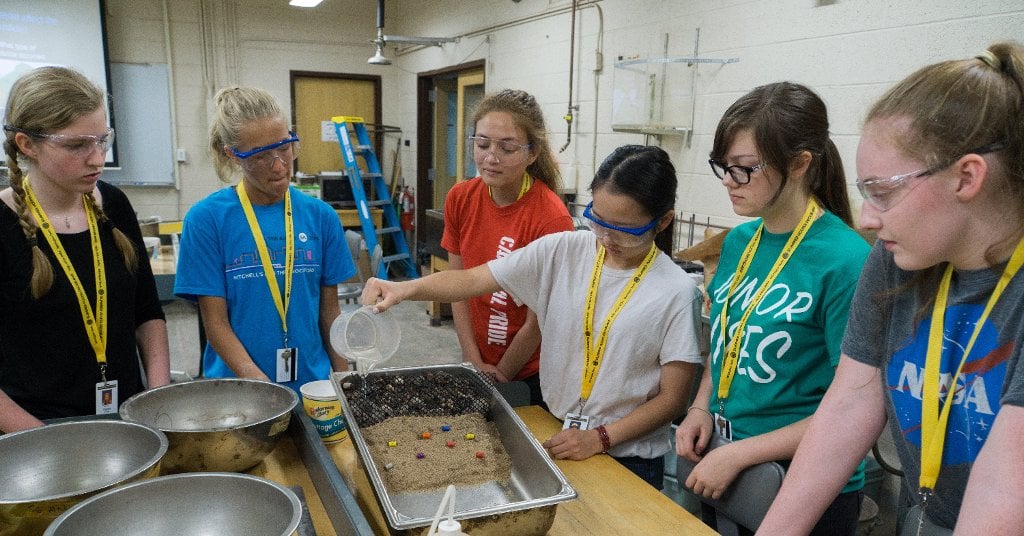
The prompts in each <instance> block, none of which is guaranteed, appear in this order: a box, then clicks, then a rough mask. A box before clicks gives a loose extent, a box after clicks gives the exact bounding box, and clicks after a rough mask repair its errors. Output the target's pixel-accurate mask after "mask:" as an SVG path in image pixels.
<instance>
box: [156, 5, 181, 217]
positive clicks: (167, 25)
mask: <svg viewBox="0 0 1024 536" xmlns="http://www.w3.org/2000/svg"><path fill="white" fill-rule="evenodd" d="M161 5H162V7H163V10H164V51H165V53H166V56H167V94H168V97H169V99H170V108H171V145H172V149H174V150H177V148H178V126H177V119H176V118H177V117H178V112H177V110H176V109H175V106H174V54H173V53H172V52H171V17H170V14H169V13H168V11H167V0H163V1H162V2H161ZM180 168H181V162H178V161H177V159H175V162H174V189H175V190H177V192H178V206H177V208H176V210H177V214H178V217H181V215H182V214H181V169H180Z"/></svg>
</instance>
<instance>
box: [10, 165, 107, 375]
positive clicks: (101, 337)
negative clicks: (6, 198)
mask: <svg viewBox="0 0 1024 536" xmlns="http://www.w3.org/2000/svg"><path fill="white" fill-rule="evenodd" d="M24 188H25V202H26V203H28V208H29V210H31V211H32V215H34V216H35V217H36V220H38V221H39V229H40V230H42V232H43V236H44V237H46V242H47V243H48V244H50V249H51V250H53V255H54V257H56V258H57V262H58V263H59V264H60V267H61V268H63V269H64V274H65V275H67V277H68V282H70V283H71V288H72V289H73V290H74V291H75V298H77V299H78V308H79V310H80V311H81V314H82V323H83V324H84V325H85V335H86V336H87V337H88V338H89V345H90V346H92V350H93V353H95V354H96V362H97V363H99V365H100V376H101V377H102V380H103V382H104V383H106V381H107V276H106V270H105V268H104V265H103V245H102V244H100V232H99V226H98V225H97V223H96V214H95V213H93V211H92V206H90V204H89V202H88V201H86V199H85V196H82V206H83V207H85V216H86V221H88V222H89V241H90V242H91V244H92V268H93V274H94V275H95V278H96V312H95V313H93V310H92V306H91V305H90V304H89V297H88V296H86V294H85V287H83V286H82V280H81V279H80V278H79V277H78V273H77V272H76V271H75V267H74V265H72V264H71V257H68V253H67V251H65V249H64V245H63V244H61V243H60V238H59V237H57V232H56V231H54V230H53V225H52V224H51V223H50V220H49V218H47V217H46V213H45V212H43V207H42V206H41V205H40V204H39V200H38V199H36V196H35V194H34V193H32V186H31V184H30V183H29V181H25V183H24Z"/></svg>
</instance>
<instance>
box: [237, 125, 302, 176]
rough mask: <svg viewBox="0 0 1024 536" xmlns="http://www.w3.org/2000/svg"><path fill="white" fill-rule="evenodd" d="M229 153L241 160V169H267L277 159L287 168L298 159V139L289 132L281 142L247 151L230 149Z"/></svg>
mask: <svg viewBox="0 0 1024 536" xmlns="http://www.w3.org/2000/svg"><path fill="white" fill-rule="evenodd" d="M231 153H232V154H234V155H235V156H236V157H238V159H239V160H241V165H242V167H243V168H246V169H252V168H262V169H269V168H270V167H272V166H273V165H274V162H275V161H276V160H277V159H279V158H280V159H281V162H283V163H284V164H285V166H288V165H290V164H291V163H292V161H294V160H295V159H296V158H298V157H299V137H298V136H297V135H296V134H295V133H294V132H290V131H289V132H288V137H287V138H285V139H283V140H281V141H277V142H274V143H271V144H270V145H264V146H262V147H256V148H255V149H250V150H248V151H239V150H238V149H236V148H234V147H232V148H231Z"/></svg>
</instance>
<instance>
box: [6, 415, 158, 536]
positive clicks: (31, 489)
mask: <svg viewBox="0 0 1024 536" xmlns="http://www.w3.org/2000/svg"><path fill="white" fill-rule="evenodd" d="M167 446H168V441H167V437H166V436H165V435H164V434H163V433H161V432H160V431H159V430H156V429H154V428H152V427H149V426H145V425H142V424H137V423H129V422H122V421H115V420H109V419H99V420H97V419H93V420H82V421H68V422H61V423H56V424H49V425H46V426H42V427H39V428H33V429H31V430H24V431H21V432H14V433H11V434H7V435H4V436H0V534H3V535H5V536H6V535H29V534H32V535H39V534H42V533H43V531H44V530H46V527H47V526H48V525H49V524H50V522H52V521H53V520H54V519H55V518H56V517H57V516H59V515H60V514H61V513H63V512H64V511H65V510H67V509H68V508H71V507H72V506H74V505H75V504H78V503H79V502H80V501H82V500H83V499H85V498H87V497H90V496H92V495H94V494H97V493H99V492H101V491H104V490H108V489H111V488H113V487H116V486H120V485H123V484H127V483H129V482H133V481H136V480H140V479H144V478H150V477H155V476H157V475H158V474H159V472H160V459H161V458H162V457H163V456H164V453H166V452H167Z"/></svg>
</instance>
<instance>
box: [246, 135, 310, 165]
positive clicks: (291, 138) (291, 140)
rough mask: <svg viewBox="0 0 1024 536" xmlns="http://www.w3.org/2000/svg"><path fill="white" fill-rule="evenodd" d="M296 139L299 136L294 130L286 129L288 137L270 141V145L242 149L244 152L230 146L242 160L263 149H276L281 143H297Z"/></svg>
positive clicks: (297, 139)
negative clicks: (246, 149)
mask: <svg viewBox="0 0 1024 536" xmlns="http://www.w3.org/2000/svg"><path fill="white" fill-rule="evenodd" d="M298 141H299V136H298V135H296V134H295V133H294V132H292V131H290V130H289V131H288V137H287V138H285V139H283V140H281V141H278V142H274V143H271V144H270V145H264V146H262V147H257V148H255V149H250V150H248V151H244V152H239V151H238V149H235V148H234V147H232V148H231V152H232V153H233V154H234V155H235V156H237V157H238V158H241V159H242V160H245V159H246V158H249V157H250V156H252V155H254V154H259V153H262V152H264V151H271V150H274V149H277V148H278V147H280V146H282V145H288V144H289V143H297V142H298Z"/></svg>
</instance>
